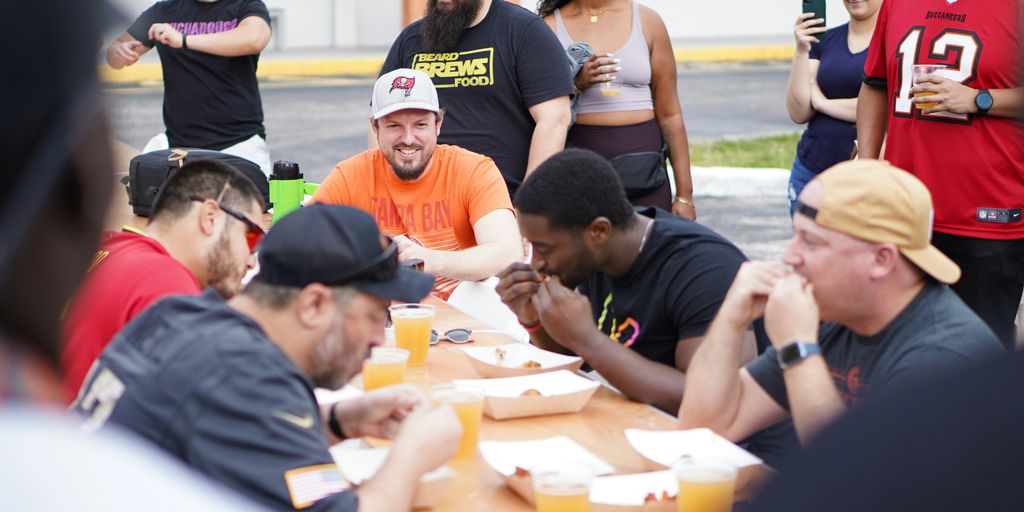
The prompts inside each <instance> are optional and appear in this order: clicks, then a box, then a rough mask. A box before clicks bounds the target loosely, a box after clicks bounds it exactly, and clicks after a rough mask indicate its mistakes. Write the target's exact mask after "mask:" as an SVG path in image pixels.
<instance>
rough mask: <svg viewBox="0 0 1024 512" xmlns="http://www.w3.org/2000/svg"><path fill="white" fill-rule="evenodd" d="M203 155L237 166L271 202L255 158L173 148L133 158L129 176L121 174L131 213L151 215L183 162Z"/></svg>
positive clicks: (265, 198)
mask: <svg viewBox="0 0 1024 512" xmlns="http://www.w3.org/2000/svg"><path fill="white" fill-rule="evenodd" d="M202 159H213V160H220V161H221V162H224V163H226V164H228V165H230V166H232V167H234V168H235V169H237V170H238V171H239V172H241V173H242V174H244V175H245V177H247V178H249V179H250V180H251V181H252V182H253V184H254V185H256V190H259V191H260V195H262V196H263V204H265V205H268V206H269V205H270V184H269V182H267V176H266V175H265V174H263V170H262V169H260V166H259V165H257V164H256V163H255V162H252V161H250V160H247V159H245V158H242V157H239V156H235V155H229V154H227V153H221V152H219V151H209V150H206V149H179V148H174V149H160V150H157V151H151V152H149V153H143V154H141V155H138V156H136V157H135V158H132V161H131V164H129V166H128V176H125V177H123V178H121V183H124V185H125V187H126V188H127V189H128V203H129V204H131V205H132V213H134V214H135V215H139V216H142V217H149V215H150V214H151V213H152V211H153V202H154V201H155V200H156V195H157V193H159V192H160V187H162V186H163V184H164V182H165V181H167V179H168V178H170V177H171V175H172V174H174V173H175V172H178V169H180V168H181V167H182V166H183V165H185V164H187V163H189V162H191V161H193V160H202Z"/></svg>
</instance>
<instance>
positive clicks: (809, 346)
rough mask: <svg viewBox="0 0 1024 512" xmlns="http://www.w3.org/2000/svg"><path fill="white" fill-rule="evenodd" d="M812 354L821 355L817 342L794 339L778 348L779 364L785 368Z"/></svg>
mask: <svg viewBox="0 0 1024 512" xmlns="http://www.w3.org/2000/svg"><path fill="white" fill-rule="evenodd" d="M813 355H821V347H820V346H819V345H818V344H817V343H807V342H803V341H794V342H793V343H790V344H789V345H786V346H785V347H782V348H780V349H779V352H778V360H779V366H781V367H782V369H783V370H786V369H789V368H792V367H794V366H796V365H798V364H800V362H801V361H803V360H804V359H807V358H808V357H811V356H813Z"/></svg>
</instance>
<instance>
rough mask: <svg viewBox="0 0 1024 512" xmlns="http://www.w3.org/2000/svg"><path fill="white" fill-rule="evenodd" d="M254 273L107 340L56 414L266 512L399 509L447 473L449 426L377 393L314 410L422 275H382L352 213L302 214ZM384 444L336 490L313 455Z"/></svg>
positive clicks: (374, 233)
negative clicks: (156, 455) (373, 461)
mask: <svg viewBox="0 0 1024 512" xmlns="http://www.w3.org/2000/svg"><path fill="white" fill-rule="evenodd" d="M259 262H260V272H259V274H257V276H256V277H255V278H253V281H252V282H251V283H249V285H248V286H247V287H246V288H245V290H244V291H243V292H242V293H240V294H239V295H237V296H235V297H234V298H232V299H231V300H229V301H227V302H225V301H224V300H223V299H222V298H221V297H220V296H218V295H217V294H216V292H214V291H207V292H206V293H204V294H203V295H201V296H199V297H172V298H168V299H165V300H163V301H161V302H159V303H157V304H155V305H154V306H153V307H151V308H150V309H148V310H146V311H145V312H143V313H142V314H140V315H139V316H138V317H136V319H135V320H133V321H132V322H131V323H129V324H128V325H127V326H126V327H125V329H124V330H122V331H121V333H119V334H118V335H117V336H116V337H115V338H114V340H113V341H112V342H111V344H110V345H109V346H108V347H107V349H106V350H105V351H104V353H103V355H102V356H101V357H100V359H99V360H98V363H97V365H96V366H95V367H94V368H93V370H92V371H91V372H90V374H89V377H88V378H87V379H86V383H85V385H84V386H83V391H82V393H81V394H80V395H79V399H78V400H77V401H76V402H75V404H73V405H72V408H73V409H74V410H76V411H77V412H79V413H81V414H82V415H84V416H85V417H86V419H85V423H84V425H85V427H86V428H87V429H93V428H98V427H100V426H102V425H103V424H105V423H106V422H107V421H108V420H109V421H110V422H113V423H115V424H118V425H119V426H121V427H125V428H128V429H131V430H133V431H135V432H136V433H138V434H140V435H141V436H142V437H144V438H146V439H148V440H150V441H152V442H154V443H156V444H157V445H158V446H160V447H161V448H163V449H165V450H167V451H168V452H170V453H171V454H172V455H173V456H175V457H177V458H180V459H181V460H182V461H183V462H185V463H186V464H189V465H191V466H193V467H195V468H196V469H198V470H199V471H201V472H204V473H206V474H208V475H210V476H211V477H212V478H215V479H217V480H219V481H221V482H222V483H224V484H225V485H227V486H229V487H232V488H234V489H236V490H238V491H239V492H241V493H243V494H246V495H248V496H249V497H251V498H252V499H254V500H256V501H258V502H261V503H263V504H265V505H267V506H269V507H270V508H273V509H279V510H280V509H291V508H294V509H303V510H313V511H321V510H332V511H333V510H344V511H354V510H357V509H359V510H408V509H409V508H410V506H411V504H412V498H413V494H414V492H415V490H416V483H417V482H418V480H419V478H420V476H422V475H423V474H425V473H427V472H428V471H430V470H432V469H434V468H436V467H438V466H440V465H441V464H443V463H444V462H445V461H447V460H448V459H449V458H450V457H451V456H452V455H453V454H454V451H455V448H456V446H457V444H458V442H457V441H458V438H459V436H460V435H461V430H462V429H461V427H460V425H459V422H458V419H457V418H456V417H455V414H454V412H453V411H452V410H451V408H450V407H438V408H430V407H429V406H428V405H427V403H426V401H425V400H424V398H423V396H422V395H420V394H419V392H418V391H416V390H415V389H414V388H411V387H407V386H393V387H389V388H383V389H379V390H376V391H373V392H370V393H367V394H365V395H362V396H360V397H358V398H355V399H351V400H346V401H342V402H338V403H336V404H330V405H325V406H322V407H321V406H318V405H317V403H316V398H315V396H314V394H313V387H314V386H316V387H326V388H332V389H333V388H338V387H341V386H342V385H344V384H345V383H346V382H347V381H348V380H349V379H351V378H352V377H353V376H355V375H356V374H357V373H359V371H360V369H361V368H362V363H363V360H364V359H365V358H366V355H367V353H368V351H369V349H370V348H371V347H373V346H375V345H379V344H380V343H381V341H382V340H383V337H384V321H385V315H386V310H387V306H388V305H389V304H390V301H391V300H400V301H406V302H415V301H419V300H421V299H422V298H423V297H425V296H426V295H427V294H428V293H429V292H430V290H431V287H432V286H433V282H434V279H433V276H430V275H427V274H422V273H419V272H416V271H414V270H411V269H408V268H404V267H402V266H400V265H399V264H398V251H397V246H396V245H395V244H394V242H392V241H391V240H390V239H388V238H386V237H384V236H382V235H381V234H380V231H379V230H378V229H377V226H376V223H375V222H374V220H373V219H372V218H371V217H370V216H369V215H367V214H365V213H363V212H361V211H359V210H356V209H353V208H349V207H345V206H336V205H323V204H317V205H313V206H310V207H306V208H302V209H300V210H297V211H296V212H293V213H291V214H289V215H288V216H287V217H285V218H283V219H282V220H281V221H280V222H278V223H277V224H276V225H275V226H274V228H273V229H272V230H271V231H270V233H268V234H267V236H266V238H265V239H264V240H263V243H262V245H261V247H260V252H259ZM363 435H372V436H377V437H388V438H394V439H395V442H394V444H393V445H392V447H391V452H390V455H389V456H388V459H387V461H386V462H385V463H384V465H383V466H382V467H381V469H380V470H379V471H378V472H377V475H376V476H375V477H374V478H373V479H371V480H369V481H367V482H365V483H363V484H362V485H361V486H360V488H359V489H358V490H357V491H353V490H350V489H349V484H348V483H347V482H346V481H345V480H344V478H342V476H341V475H340V473H339V471H338V468H337V467H336V466H335V464H334V460H333V459H332V457H331V454H330V453H329V451H328V446H329V445H330V444H333V443H335V442H337V441H340V440H341V439H344V438H346V437H355V436H363Z"/></svg>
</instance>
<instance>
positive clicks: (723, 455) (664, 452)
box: [626, 428, 762, 468]
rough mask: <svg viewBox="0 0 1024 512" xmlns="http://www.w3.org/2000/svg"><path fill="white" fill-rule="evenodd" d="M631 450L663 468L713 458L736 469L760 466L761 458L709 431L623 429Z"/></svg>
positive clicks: (702, 429)
mask: <svg viewBox="0 0 1024 512" xmlns="http://www.w3.org/2000/svg"><path fill="white" fill-rule="evenodd" d="M626 439H627V440H629V444H630V445H632V446H633V449H634V450H636V451H637V452H639V453H640V455H643V456H644V457H646V458H648V459H650V460H652V461H654V462H657V463H658V464H661V465H663V466H671V465H672V463H673V462H675V461H676V460H677V459H679V457H682V456H683V455H690V456H692V457H696V458H704V457H707V458H714V459H717V460H720V461H722V462H725V463H727V464H730V465H732V466H734V467H737V468H742V467H746V466H753V465H756V464H761V463H762V461H761V459H759V458H757V457H755V456H753V455H751V454H750V452H748V451H746V450H744V449H743V448H740V447H739V446H736V445H735V444H733V443H732V442H730V441H729V440H728V439H726V438H724V437H722V436H720V435H718V434H716V433H714V432H713V431H711V430H710V429H706V428H695V429H691V430H641V429H636V428H627V429H626Z"/></svg>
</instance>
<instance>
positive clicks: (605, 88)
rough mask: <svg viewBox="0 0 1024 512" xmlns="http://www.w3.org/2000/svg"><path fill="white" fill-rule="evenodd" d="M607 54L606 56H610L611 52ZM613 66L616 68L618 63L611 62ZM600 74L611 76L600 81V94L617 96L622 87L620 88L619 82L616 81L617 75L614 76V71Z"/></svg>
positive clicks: (606, 76)
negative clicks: (605, 80) (604, 80)
mask: <svg viewBox="0 0 1024 512" xmlns="http://www.w3.org/2000/svg"><path fill="white" fill-rule="evenodd" d="M607 56H608V57H612V55H611V54H608V55H607ZM613 66H615V67H616V68H618V67H619V65H618V63H616V64H613ZM601 76H603V77H605V78H611V80H609V81H607V82H601V96H618V95H619V94H621V93H622V89H621V88H620V84H619V83H618V82H617V80H618V78H619V77H618V76H616V75H615V74H614V72H612V73H606V74H604V75H601Z"/></svg>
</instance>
